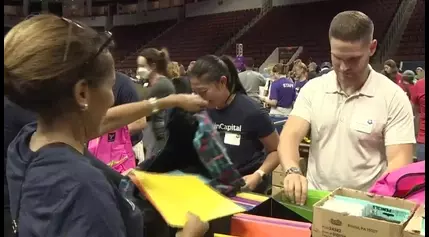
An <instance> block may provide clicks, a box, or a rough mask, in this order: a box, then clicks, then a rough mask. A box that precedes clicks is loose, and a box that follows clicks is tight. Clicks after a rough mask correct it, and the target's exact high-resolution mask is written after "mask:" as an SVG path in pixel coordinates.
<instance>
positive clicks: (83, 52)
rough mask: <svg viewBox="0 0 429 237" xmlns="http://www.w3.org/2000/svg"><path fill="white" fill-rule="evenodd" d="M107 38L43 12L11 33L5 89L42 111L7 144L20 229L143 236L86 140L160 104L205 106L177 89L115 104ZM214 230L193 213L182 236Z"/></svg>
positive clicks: (49, 236) (53, 236)
mask: <svg viewBox="0 0 429 237" xmlns="http://www.w3.org/2000/svg"><path fill="white" fill-rule="evenodd" d="M108 45H109V40H106V37H103V36H101V35H100V34H98V33H97V32H95V31H94V30H93V29H91V28H89V27H86V26H83V25H80V24H77V23H75V22H72V21H70V20H67V19H64V18H59V17H57V16H54V15H45V14H42V15H38V16H34V17H32V18H30V19H27V20H25V21H23V22H20V23H19V24H18V25H16V26H15V27H13V28H12V29H11V30H10V31H9V33H8V34H7V35H6V37H5V39H4V53H5V54H4V55H5V57H4V94H5V96H6V97H7V98H8V99H9V100H10V101H11V102H13V103H16V104H17V105H18V106H20V107H22V108H24V109H26V110H30V111H33V112H35V114H37V116H38V120H37V124H36V123H33V124H28V125H26V126H25V127H24V128H23V129H22V130H21V131H20V133H19V134H18V135H17V137H16V138H15V139H14V140H13V141H12V142H11V144H10V145H9V148H8V151H7V159H8V160H7V167H6V176H7V181H8V186H9V196H10V208H11V213H12V218H13V219H14V220H15V222H16V223H17V232H18V233H19V235H21V236H44V237H58V236H66V235H67V236H79V237H85V236H91V237H97V236H100V237H105V236H115V237H116V236H118V237H119V236H120V237H122V236H124V237H125V236H136V234H137V235H138V234H140V233H131V231H130V229H126V227H125V226H127V224H126V223H124V218H125V217H124V216H123V215H122V214H123V213H121V212H120V208H119V204H118V203H120V202H122V203H123V202H124V200H123V197H122V196H121V195H120V193H119V192H118V190H117V186H116V185H115V184H113V183H112V181H111V180H109V179H108V178H107V177H106V175H105V174H104V172H102V171H101V170H100V169H99V168H97V167H95V166H94V165H93V164H92V163H91V162H90V161H89V159H88V157H87V156H85V155H84V153H85V143H86V142H87V141H88V140H90V139H92V138H95V137H98V136H99V135H100V134H104V133H106V132H108V131H112V130H115V129H117V128H119V127H122V126H125V125H127V124H130V123H132V122H133V121H135V120H138V119H140V118H142V117H144V116H149V115H151V114H152V113H153V112H154V111H157V110H161V109H166V108H172V107H176V106H178V107H181V108H183V109H186V110H190V111H196V110H199V109H201V108H202V107H204V106H205V103H206V102H205V101H204V100H202V99H201V98H199V97H197V96H192V95H171V96H167V97H165V98H163V99H151V100H149V101H142V102H135V103H130V104H126V105H122V106H117V107H113V108H111V109H109V108H110V107H111V106H112V105H113V93H112V86H113V85H114V82H115V70H114V63H113V58H112V55H111V54H110V51H109V49H108V47H107V46H108ZM136 218H137V219H140V218H139V217H136ZM137 221H139V220H137ZM206 230H207V224H206V223H203V222H201V221H200V220H199V219H198V218H197V217H195V216H192V215H191V217H190V223H189V225H187V226H185V228H184V230H183V235H182V236H183V237H186V236H202V235H203V234H204V232H205V231H206Z"/></svg>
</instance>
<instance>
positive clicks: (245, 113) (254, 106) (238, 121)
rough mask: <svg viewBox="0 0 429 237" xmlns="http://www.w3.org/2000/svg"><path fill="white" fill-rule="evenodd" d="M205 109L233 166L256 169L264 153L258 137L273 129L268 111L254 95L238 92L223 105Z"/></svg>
mask: <svg viewBox="0 0 429 237" xmlns="http://www.w3.org/2000/svg"><path fill="white" fill-rule="evenodd" d="M208 113H209V116H210V117H211V119H212V121H213V123H214V124H215V126H216V128H217V130H218V131H219V133H220V136H221V138H222V140H223V141H224V144H225V146H226V149H227V152H228V155H229V156H230V159H231V161H232V162H233V163H234V166H235V167H236V168H237V169H238V170H239V171H240V173H241V174H242V175H248V174H251V173H253V172H255V171H256V170H257V169H258V168H259V167H260V166H261V164H262V163H263V162H264V160H265V157H266V154H265V153H264V145H263V144H262V142H261V141H260V140H259V139H261V138H264V137H267V136H268V135H270V134H271V133H273V132H274V131H275V129H274V126H273V123H272V122H271V119H270V117H269V116H268V113H267V112H266V111H265V110H263V108H262V106H261V105H259V104H258V103H256V102H255V101H254V100H253V99H251V98H250V97H248V96H247V95H243V94H240V93H239V94H237V95H236V96H235V98H234V100H233V101H232V102H231V104H230V105H228V106H227V107H226V108H224V109H221V110H217V109H209V110H208ZM225 136H226V138H225Z"/></svg>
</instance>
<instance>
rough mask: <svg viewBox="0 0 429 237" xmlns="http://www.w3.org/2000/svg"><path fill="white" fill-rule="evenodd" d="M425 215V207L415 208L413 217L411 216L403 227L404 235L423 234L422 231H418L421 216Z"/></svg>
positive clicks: (415, 235) (412, 236)
mask: <svg viewBox="0 0 429 237" xmlns="http://www.w3.org/2000/svg"><path fill="white" fill-rule="evenodd" d="M424 217H425V207H424V206H420V207H419V208H417V210H416V212H415V213H414V215H413V217H411V219H410V221H409V222H408V224H407V225H406V226H405V229H404V237H420V236H424V234H423V233H421V232H420V230H421V228H422V218H424Z"/></svg>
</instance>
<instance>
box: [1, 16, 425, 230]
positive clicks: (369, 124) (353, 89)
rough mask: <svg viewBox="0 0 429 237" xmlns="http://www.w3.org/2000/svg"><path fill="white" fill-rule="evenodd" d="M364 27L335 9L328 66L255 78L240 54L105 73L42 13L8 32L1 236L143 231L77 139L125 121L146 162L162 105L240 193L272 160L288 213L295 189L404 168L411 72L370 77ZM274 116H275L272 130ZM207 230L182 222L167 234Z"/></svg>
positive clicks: (413, 100)
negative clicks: (215, 150) (202, 125)
mask: <svg viewBox="0 0 429 237" xmlns="http://www.w3.org/2000/svg"><path fill="white" fill-rule="evenodd" d="M373 32H374V25H373V22H372V21H371V19H370V18H369V17H368V16H366V15H365V14H364V13H362V12H358V11H345V12H341V13H339V14H338V15H337V16H335V17H334V18H333V20H332V22H331V25H330V29H329V39H330V46H331V52H330V53H331V62H325V63H322V64H321V65H320V66H318V65H317V64H316V63H314V62H312V63H309V64H308V65H306V64H305V63H304V62H302V61H301V60H295V61H294V62H292V63H290V64H276V65H274V66H273V67H272V69H270V70H268V71H269V75H268V78H267V77H266V76H265V75H262V74H260V73H259V72H256V71H253V70H252V68H253V67H254V65H253V62H252V60H251V59H246V61H245V63H244V64H245V68H243V69H242V70H241V72H239V70H237V68H236V65H235V64H234V60H233V59H232V58H230V57H228V56H221V57H218V56H215V55H206V56H202V57H201V58H199V59H197V60H196V61H194V62H192V63H191V64H190V65H189V66H188V68H187V69H186V70H185V67H184V66H183V65H181V64H180V63H177V62H174V61H172V60H171V59H170V56H169V54H168V51H167V50H166V49H160V50H159V49H155V48H146V49H144V50H142V51H141V52H140V53H139V55H138V57H137V58H136V62H137V67H136V70H135V76H134V75H133V78H130V77H129V76H127V75H125V74H123V73H121V72H119V71H116V70H115V68H114V63H113V57H112V55H111V52H112V51H113V50H114V49H113V47H114V42H113V38H112V35H111V34H110V33H108V32H105V33H104V34H100V33H98V32H96V31H95V30H93V29H92V28H90V27H87V26H85V25H83V24H80V23H77V22H74V21H71V20H69V19H66V18H62V17H58V16H55V15H49V14H40V15H37V16H34V17H32V18H29V19H27V20H24V21H22V22H20V23H18V24H17V25H16V26H15V27H13V28H12V29H11V30H10V31H9V32H8V34H7V35H6V36H5V39H4V61H5V62H4V71H5V72H4V86H5V89H4V95H5V98H4V99H5V107H4V110H5V111H4V112H5V121H4V138H5V141H4V157H5V170H4V175H5V183H4V196H5V203H4V207H5V208H4V218H5V223H4V225H5V236H14V233H13V232H14V231H15V232H18V233H19V234H20V235H21V236H45V237H57V236H63V235H69V236H91V237H96V236H103V237H105V236H112V237H113V236H117V237H122V236H123V237H125V236H143V226H139V224H137V226H136V223H141V225H143V215H142V214H141V213H140V214H137V215H136V214H135V213H134V211H135V206H134V208H125V206H127V205H129V202H130V201H129V200H127V199H125V198H124V197H123V195H121V192H120V191H119V183H120V181H121V180H122V179H123V177H125V176H126V175H127V173H128V172H129V171H127V172H124V173H122V174H121V173H118V172H116V171H115V170H113V169H111V167H109V166H108V165H106V164H104V163H103V162H101V161H100V160H99V159H97V157H94V156H93V155H92V154H91V153H90V152H88V149H87V142H88V141H90V140H91V139H94V138H97V137H100V136H102V135H104V134H106V133H108V132H110V131H114V130H116V129H119V128H121V127H124V126H127V127H128V130H129V132H130V138H129V139H130V141H131V142H132V146H133V150H134V153H135V156H136V159H137V160H136V163H140V162H142V161H144V160H146V159H151V158H152V157H154V156H155V155H156V154H158V153H159V152H160V151H161V150H162V149H163V147H164V146H165V144H166V141H167V138H168V131H167V127H166V121H165V118H166V113H167V111H168V110H169V109H171V108H180V109H181V110H183V111H188V112H190V113H193V112H198V111H201V110H205V111H207V113H208V115H209V117H210V118H211V120H212V122H213V124H214V126H215V127H216V128H217V130H218V132H219V134H220V136H221V138H222V141H223V145H224V146H225V148H226V151H227V153H228V155H229V157H230V159H231V162H232V163H233V166H234V168H235V169H237V170H238V172H239V173H240V175H241V176H242V177H243V179H244V182H245V186H244V187H243V190H247V191H254V192H258V193H266V191H267V190H269V186H270V182H271V176H270V174H271V173H272V172H273V170H274V169H275V168H276V167H277V166H278V165H281V166H282V167H283V170H284V173H285V178H284V192H285V194H286V195H287V196H288V197H289V198H290V199H291V200H292V201H293V202H294V203H297V204H300V205H303V204H304V203H305V201H306V198H307V191H308V190H309V189H318V190H334V189H336V188H338V187H347V188H352V189H356V190H364V191H365V190H368V188H369V187H370V186H371V185H372V184H373V183H374V182H375V181H376V180H377V179H378V178H380V177H381V176H382V175H383V174H386V173H389V172H391V171H394V170H396V169H398V168H401V167H404V166H406V165H408V164H410V163H412V162H413V156H414V146H415V143H416V136H417V153H416V154H417V158H418V159H419V160H424V144H425V140H424V133H425V130H424V123H425V112H424V111H425V103H424V100H425V89H424V81H425V79H424V71H423V68H418V69H417V70H416V73H415V74H414V72H412V71H411V72H409V71H405V72H403V73H402V74H400V73H399V71H398V68H397V67H396V64H394V62H393V63H392V61H391V60H388V61H387V62H386V63H385V67H384V71H383V73H379V72H377V71H375V70H374V69H373V68H372V67H371V66H370V65H369V59H370V57H371V56H372V55H373V54H374V53H375V50H376V47H377V40H376V39H374V38H373ZM127 73H130V72H127ZM383 74H384V75H383ZM413 108H414V109H413ZM414 117H417V118H419V123H417V129H416V130H415V125H414ZM277 119H287V122H286V124H285V125H284V127H283V129H282V131H281V133H280V135H279V133H278V131H277V130H276V128H275V126H274V124H273V122H274V121H277ZM416 131H417V133H416ZM305 136H309V137H311V144H310V153H309V157H308V168H307V172H306V173H303V172H302V170H301V169H300V166H299V158H300V155H299V146H300V143H301V142H302V140H303V139H304V137H305ZM171 158H172V159H175V158H178V157H171ZM137 168H138V167H137ZM137 208H139V207H137ZM9 226H10V227H11V228H8V227H9ZM12 226H13V227H14V228H12ZM208 228H209V225H208V223H206V222H203V221H201V220H200V219H199V217H198V216H195V215H194V214H192V213H190V214H189V217H188V222H187V224H186V225H185V226H184V228H183V229H181V230H180V236H181V237H199V236H204V233H205V232H206V231H207V230H208ZM6 231H7V232H6ZM150 236H161V235H160V234H159V235H158V234H157V233H153V235H150Z"/></svg>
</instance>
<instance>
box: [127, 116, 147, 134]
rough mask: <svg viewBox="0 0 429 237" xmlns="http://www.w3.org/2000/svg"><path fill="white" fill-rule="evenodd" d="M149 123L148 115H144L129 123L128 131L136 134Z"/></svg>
mask: <svg viewBox="0 0 429 237" xmlns="http://www.w3.org/2000/svg"><path fill="white" fill-rule="evenodd" d="M146 125H147V121H146V117H143V118H141V119H139V120H136V121H134V122H132V123H130V124H128V131H129V132H130V134H136V133H138V132H141V131H142V130H143V129H144V128H145V127H146Z"/></svg>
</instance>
